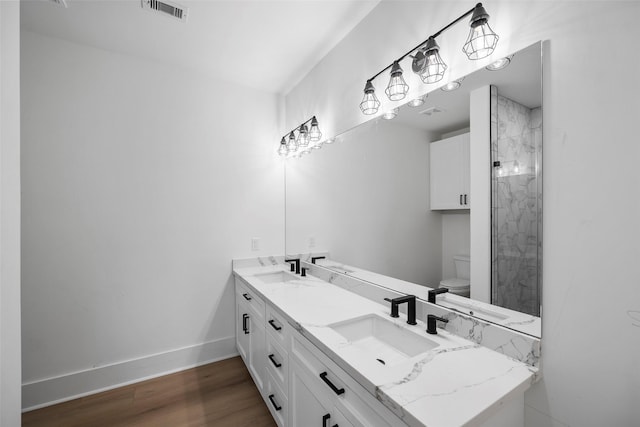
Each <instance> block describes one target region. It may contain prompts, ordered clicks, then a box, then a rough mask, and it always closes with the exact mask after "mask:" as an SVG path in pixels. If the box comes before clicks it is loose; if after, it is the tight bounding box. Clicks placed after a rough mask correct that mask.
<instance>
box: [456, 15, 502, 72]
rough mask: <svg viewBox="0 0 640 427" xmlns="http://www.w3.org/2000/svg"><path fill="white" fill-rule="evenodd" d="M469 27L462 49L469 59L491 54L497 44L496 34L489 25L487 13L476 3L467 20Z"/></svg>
mask: <svg viewBox="0 0 640 427" xmlns="http://www.w3.org/2000/svg"><path fill="white" fill-rule="evenodd" d="M469 25H470V26H471V29H470V30H469V37H467V41H466V43H465V44H464V46H463V47H462V51H463V52H464V53H465V54H466V55H467V57H468V58H469V59H473V60H476V59H482V58H486V57H487V56H489V55H491V54H492V53H493V51H494V49H495V48H496V45H497V44H498V39H499V37H498V35H497V34H496V33H494V32H493V30H492V29H491V27H490V26H489V14H488V13H487V11H486V10H485V9H484V7H482V3H478V4H477V5H476V7H475V9H474V11H473V15H472V16H471V21H470V22H469Z"/></svg>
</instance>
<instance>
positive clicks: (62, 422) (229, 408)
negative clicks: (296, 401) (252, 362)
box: [22, 357, 276, 427]
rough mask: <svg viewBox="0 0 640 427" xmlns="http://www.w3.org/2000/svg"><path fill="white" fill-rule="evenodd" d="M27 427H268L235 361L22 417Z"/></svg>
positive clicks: (248, 379) (262, 406)
mask: <svg viewBox="0 0 640 427" xmlns="http://www.w3.org/2000/svg"><path fill="white" fill-rule="evenodd" d="M22 425H23V426H28V427H40V426H47V427H56V426H59V427H73V426H92V427H101V426H104V427H107V426H109V427H121V426H154V427H156V426H160V427H164V426H166V427H181V426H190V427H191V426H193V427H196V426H215V427H227V426H228V427H243V426H251V427H263V426H264V427H272V426H275V425H276V424H275V422H274V421H273V418H272V417H271V414H270V413H269V410H268V409H267V406H266V405H265V403H264V401H263V400H262V398H261V397H260V394H259V393H258V389H257V388H256V386H255V385H254V383H253V380H252V379H251V376H250V375H249V372H248V371H247V368H246V367H245V365H244V363H243V362H242V359H241V358H240V357H234V358H232V359H227V360H223V361H221V362H216V363H211V364H209V365H204V366H200V367H198V368H194V369H189V370H187V371H183V372H178V373H175V374H171V375H166V376H163V377H160V378H155V379H152V380H148V381H144V382H140V383H137V384H132V385H129V386H125V387H121V388H117V389H114V390H110V391H106V392H103V393H98V394H94V395H91V396H87V397H83V398H80V399H76V400H72V401H69V402H65V403H60V404H58V405H54V406H49V407H46V408H42V409H38V410H35V411H30V412H26V413H24V414H22Z"/></svg>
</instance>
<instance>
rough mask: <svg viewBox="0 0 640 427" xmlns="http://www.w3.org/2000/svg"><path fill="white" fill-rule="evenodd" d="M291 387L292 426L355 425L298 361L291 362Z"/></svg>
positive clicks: (342, 426)
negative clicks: (337, 407)
mask: <svg viewBox="0 0 640 427" xmlns="http://www.w3.org/2000/svg"><path fill="white" fill-rule="evenodd" d="M289 387H290V389H289V417H290V422H289V425H290V426H322V427H334V426H338V427H353V426H352V425H351V424H350V423H349V422H348V421H347V420H346V418H345V417H344V416H343V415H342V414H341V413H340V411H338V410H337V409H336V408H335V407H334V406H333V404H332V403H331V399H332V397H331V396H329V395H328V394H327V392H326V391H325V390H323V389H321V388H319V387H318V386H317V382H316V381H313V380H312V379H311V378H309V376H308V375H307V374H306V372H305V371H304V370H303V369H302V368H301V367H300V366H298V365H297V364H296V363H292V364H291V370H290V378H289Z"/></svg>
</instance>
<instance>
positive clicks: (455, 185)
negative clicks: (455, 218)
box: [429, 133, 471, 210]
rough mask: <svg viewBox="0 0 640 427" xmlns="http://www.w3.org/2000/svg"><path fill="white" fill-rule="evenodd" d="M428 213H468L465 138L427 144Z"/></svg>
mask: <svg viewBox="0 0 640 427" xmlns="http://www.w3.org/2000/svg"><path fill="white" fill-rule="evenodd" d="M429 159H430V160H429V171H430V186H431V209H432V210H437V209H442V210H449V209H470V208H471V194H470V192H469V186H470V179H469V162H470V159H469V134H468V133H465V134H461V135H456V136H453V137H451V138H446V139H443V140H441V141H436V142H432V143H431V144H429Z"/></svg>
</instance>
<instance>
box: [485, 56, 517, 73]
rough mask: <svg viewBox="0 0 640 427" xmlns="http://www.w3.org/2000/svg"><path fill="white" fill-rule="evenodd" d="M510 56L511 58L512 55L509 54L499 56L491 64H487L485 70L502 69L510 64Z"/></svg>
mask: <svg viewBox="0 0 640 427" xmlns="http://www.w3.org/2000/svg"><path fill="white" fill-rule="evenodd" d="M512 58H513V55H509V56H506V57H504V58H500V59H498V60H497V61H495V62H492V63H491V64H489V65H487V66H486V67H485V68H486V69H487V70H489V71H498V70H502V69H503V68H505V67H506V66H507V65H509V64H511V59H512Z"/></svg>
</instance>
